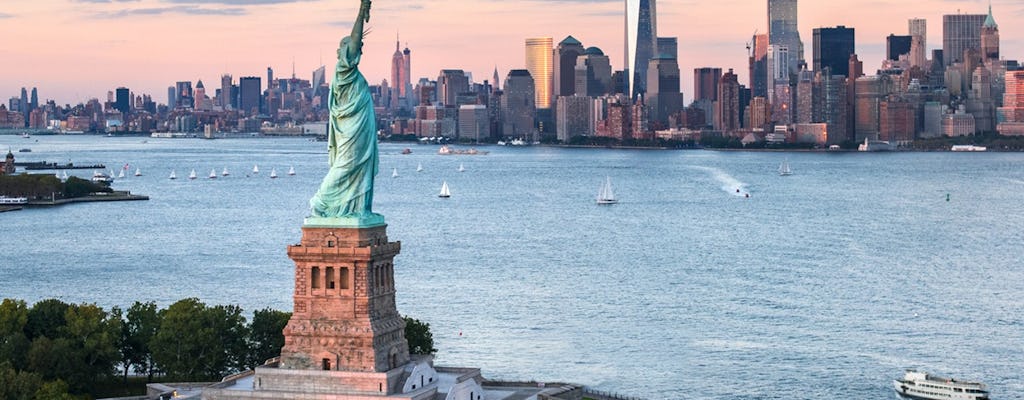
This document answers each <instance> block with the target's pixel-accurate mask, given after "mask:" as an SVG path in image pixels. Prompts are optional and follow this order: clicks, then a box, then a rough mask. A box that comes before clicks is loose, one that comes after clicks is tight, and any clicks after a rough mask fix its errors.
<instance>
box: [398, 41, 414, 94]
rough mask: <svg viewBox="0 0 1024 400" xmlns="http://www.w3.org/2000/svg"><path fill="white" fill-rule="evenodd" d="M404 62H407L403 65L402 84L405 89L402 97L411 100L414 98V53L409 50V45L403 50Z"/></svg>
mask: <svg viewBox="0 0 1024 400" xmlns="http://www.w3.org/2000/svg"><path fill="white" fill-rule="evenodd" d="M402 60H403V61H404V62H405V63H404V64H403V65H402V82H400V83H401V84H402V87H403V89H402V95H403V96H405V98H406V99H409V98H412V97H414V96H413V95H412V51H411V50H409V45H408V43H406V46H405V49H403V50H402ZM410 104H411V103H410Z"/></svg>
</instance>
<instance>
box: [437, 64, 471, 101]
mask: <svg viewBox="0 0 1024 400" xmlns="http://www.w3.org/2000/svg"><path fill="white" fill-rule="evenodd" d="M468 91H469V78H468V77H466V72H465V71H463V70H461V69H443V70H441V74H440V75H438V76H437V100H438V102H439V103H441V105H445V106H455V105H457V104H456V103H457V102H456V99H457V98H458V96H459V94H461V93H465V92H468Z"/></svg>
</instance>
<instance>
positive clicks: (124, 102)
mask: <svg viewBox="0 0 1024 400" xmlns="http://www.w3.org/2000/svg"><path fill="white" fill-rule="evenodd" d="M114 92H115V93H116V97H115V100H114V109H116V110H117V111H120V112H121V113H123V114H125V115H128V111H129V110H131V108H130V107H129V105H128V102H129V100H128V98H129V97H131V91H129V90H128V88H125V87H119V88H117V89H114Z"/></svg>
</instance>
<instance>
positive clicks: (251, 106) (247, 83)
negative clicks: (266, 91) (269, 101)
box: [238, 76, 263, 116]
mask: <svg viewBox="0 0 1024 400" xmlns="http://www.w3.org/2000/svg"><path fill="white" fill-rule="evenodd" d="M238 92H239V93H238V108H240V109H241V110H242V112H244V113H245V114H246V115H250V116H252V115H257V114H259V112H260V106H261V104H260V101H261V100H262V99H263V95H262V94H263V85H262V83H261V82H260V77H258V76H243V77H241V78H239V80H238Z"/></svg>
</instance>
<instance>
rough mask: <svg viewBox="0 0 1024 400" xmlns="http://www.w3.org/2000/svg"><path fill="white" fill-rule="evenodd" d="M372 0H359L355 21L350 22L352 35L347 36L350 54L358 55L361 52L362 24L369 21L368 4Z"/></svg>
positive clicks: (370, 3) (369, 4)
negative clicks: (357, 14)
mask: <svg viewBox="0 0 1024 400" xmlns="http://www.w3.org/2000/svg"><path fill="white" fill-rule="evenodd" d="M371 5H372V1H370V0H361V3H360V5H359V16H358V17H356V22H355V23H353V24H352V35H351V36H349V38H350V41H349V49H348V51H350V52H352V53H350V54H352V55H358V54H362V53H363V33H364V31H363V29H364V27H363V25H364V24H365V23H367V22H370V6H371Z"/></svg>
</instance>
